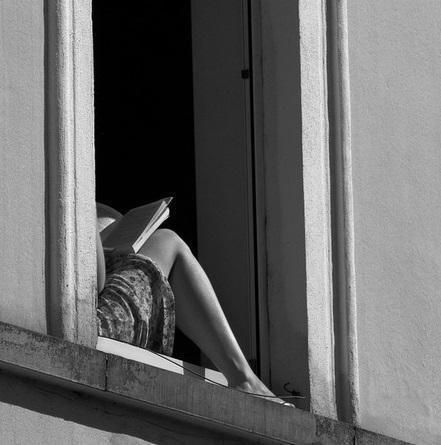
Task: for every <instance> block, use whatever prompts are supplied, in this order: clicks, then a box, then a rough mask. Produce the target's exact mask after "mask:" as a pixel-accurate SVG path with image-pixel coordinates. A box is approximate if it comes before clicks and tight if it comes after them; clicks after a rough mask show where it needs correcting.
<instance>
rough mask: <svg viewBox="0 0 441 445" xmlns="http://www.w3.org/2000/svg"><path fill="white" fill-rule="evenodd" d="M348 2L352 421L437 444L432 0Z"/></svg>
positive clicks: (439, 396)
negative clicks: (354, 314)
mask: <svg viewBox="0 0 441 445" xmlns="http://www.w3.org/2000/svg"><path fill="white" fill-rule="evenodd" d="M348 8H349V9H348V15H349V60H350V82H351V107H352V154H353V185H354V212H355V240H356V244H355V255H356V258H355V261H356V264H355V266H356V281H357V305H358V348H359V361H360V362H359V364H360V416H361V424H362V426H363V427H365V428H369V429H372V430H375V431H379V432H382V433H385V434H388V435H391V436H394V437H397V438H401V439H404V440H407V441H411V442H415V443H418V444H423V443H425V444H434V443H441V422H440V418H441V372H440V370H441V348H440V336H441V335H440V334H441V194H440V191H441V125H440V122H441V105H440V104H441V81H440V79H441V57H440V44H441V2H439V1H438V0H419V1H415V0H387V1H384V0H369V1H365V0H351V1H349V2H348Z"/></svg>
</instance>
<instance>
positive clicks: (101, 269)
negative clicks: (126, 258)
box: [96, 227, 106, 293]
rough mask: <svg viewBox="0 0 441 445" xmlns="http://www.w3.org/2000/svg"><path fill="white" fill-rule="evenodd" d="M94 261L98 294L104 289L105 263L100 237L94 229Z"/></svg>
mask: <svg viewBox="0 0 441 445" xmlns="http://www.w3.org/2000/svg"><path fill="white" fill-rule="evenodd" d="M96 259H97V286H98V293H99V292H101V291H102V290H103V288H104V282H105V281H106V262H105V260H104V250H103V244H102V243H101V237H100V234H99V232H98V227H97V229H96Z"/></svg>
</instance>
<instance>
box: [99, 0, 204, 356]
mask: <svg viewBox="0 0 441 445" xmlns="http://www.w3.org/2000/svg"><path fill="white" fill-rule="evenodd" d="M93 33H94V61H95V147H96V181H97V193H96V199H97V201H99V202H103V203H105V204H108V205H110V206H112V207H114V208H116V209H117V210H119V211H121V212H122V213H124V212H126V211H127V210H129V209H130V208H133V207H136V206H139V205H143V204H146V203H148V202H151V201H154V200H156V199H159V198H162V197H165V196H174V197H175V200H174V202H173V204H172V206H171V217H170V219H169V220H168V221H167V222H166V223H165V224H164V226H165V227H169V228H172V229H173V230H175V231H176V232H178V233H179V235H181V237H182V238H183V239H185V241H186V242H187V243H188V244H189V246H190V247H191V248H192V250H193V252H195V253H196V252H197V242H196V238H197V232H196V203H195V171H194V169H195V165H194V143H193V140H194V132H193V87H192V82H193V79H192V52H191V51H192V50H191V10H190V0H179V1H178V0H175V1H169V2H146V1H142V0H131V1H130V2H121V1H116V0H105V1H103V0H94V1H93ZM174 355H175V356H177V357H180V358H182V359H184V360H186V361H189V362H192V363H198V362H199V359H200V358H199V357H200V353H199V350H198V349H197V348H196V347H195V346H194V345H193V344H192V343H191V342H190V341H189V340H188V339H186V338H185V337H184V336H183V334H181V333H179V332H178V333H177V336H176V339H175V354H174Z"/></svg>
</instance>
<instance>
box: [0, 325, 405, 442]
mask: <svg viewBox="0 0 441 445" xmlns="http://www.w3.org/2000/svg"><path fill="white" fill-rule="evenodd" d="M0 344H1V345H0V369H3V370H6V371H9V372H10V373H13V374H17V375H21V376H24V377H32V378H34V379H38V380H41V381H45V382H48V383H51V384H52V385H59V386H62V387H64V388H67V389H71V390H75V391H77V392H84V393H89V394H90V393H92V394H93V395H94V396H97V397H102V398H107V399H110V400H112V401H113V402H115V403H119V404H121V405H123V404H129V405H131V406H136V407H138V408H140V409H143V410H145V411H146V412H152V413H157V414H162V415H164V416H166V417H168V418H172V419H173V418H175V419H179V420H181V421H183V422H189V423H191V424H192V425H195V424H197V425H201V426H204V427H205V428H207V429H210V430H213V431H222V432H224V433H227V434H229V435H231V436H233V437H237V438H244V439H246V440H247V439H248V440H251V441H252V442H253V443H278V444H284V443H285V444H316V445H319V444H342V445H343V444H354V443H356V444H363V445H368V444H373V443H375V444H399V443H402V442H398V441H395V440H393V439H389V438H386V437H383V436H379V435H377V434H374V433H369V432H365V431H363V430H361V429H358V428H355V427H353V426H351V425H347V424H344V423H342V422H336V421H333V420H330V419H326V418H323V417H320V416H315V415H313V414H311V413H309V412H305V411H301V410H298V409H295V408H290V407H285V406H282V405H279V404H277V403H274V402H271V401H268V400H264V399H260V398H258V397H253V396H250V395H247V394H243V393H239V392H237V391H234V390H231V389H229V388H221V387H219V386H217V385H213V384H209V383H206V382H204V381H203V380H202V379H199V378H194V377H192V376H188V375H185V374H184V375H179V374H176V373H175V372H170V371H167V370H164V369H160V368H157V367H154V366H151V365H147V364H144V363H140V362H136V361H133V360H128V359H126V358H123V357H118V356H115V355H111V354H106V353H104V352H101V351H98V350H95V349H91V348H87V347H84V346H80V345H76V344H73V343H69V342H67V341H63V340H60V339H57V338H54V337H49V336H45V335H41V334H38V333H35V332H31V331H28V330H25V329H22V328H18V327H15V326H12V325H8V324H5V323H0Z"/></svg>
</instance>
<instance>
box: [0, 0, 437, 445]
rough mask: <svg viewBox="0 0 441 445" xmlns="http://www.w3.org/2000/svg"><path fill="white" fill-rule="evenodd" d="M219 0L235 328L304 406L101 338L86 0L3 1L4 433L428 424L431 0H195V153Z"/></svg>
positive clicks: (270, 432) (381, 430)
mask: <svg viewBox="0 0 441 445" xmlns="http://www.w3.org/2000/svg"><path fill="white" fill-rule="evenodd" d="M222 5H223V6H222ZM237 5H239V7H238V6H237ZM204 8H206V9H207V11H205V10H204ZM210 8H211V9H210ZM216 8H221V9H222V8H230V10H231V11H232V14H233V13H234V11H236V9H237V11H239V12H237V14H238V16H237V17H242V18H241V20H239V19H238V20H237V23H238V26H239V27H243V29H245V31H246V32H245V33H242V34H240V35H241V36H242V37H240V38H243V36H244V35H245V36H246V39H245V40H246V41H247V42H248V43H247V45H248V46H246V48H247V49H246V51H244V53H243V54H242V53H241V54H242V55H240V54H239V55H238V57H239V58H240V57H243V60H240V63H243V64H244V65H243V67H242V68H243V71H242V73H241V74H242V77H238V79H240V82H246V83H241V84H240V86H239V87H237V88H238V89H237V91H241V93H240V94H244V98H245V99H244V100H246V101H247V102H246V103H247V107H248V108H246V111H245V112H244V115H243V116H245V118H244V122H245V124H246V125H248V124H249V121H252V125H251V124H250V127H249V128H248V127H247V130H246V131H248V133H246V134H247V135H248V136H247V137H248V139H247V137H244V141H245V142H243V144H244V145H246V144H248V143H249V144H250V146H251V145H252V147H253V156H254V157H253V164H252V168H254V169H255V170H254V173H253V181H254V182H253V184H254V185H253V187H254V189H253V193H252V196H253V197H254V198H256V199H255V201H254V206H255V208H254V210H253V211H252V212H251V213H250V214H252V217H253V218H254V219H253V223H252V227H253V235H252V236H253V237H254V238H253V239H254V240H255V241H256V244H255V251H254V250H253V252H252V255H253V257H252V258H253V259H254V260H255V264H256V265H257V266H256V267H255V269H253V270H254V272H253V273H255V274H256V276H255V277H254V278H253V280H254V281H253V283H254V284H253V286H255V288H254V287H253V288H252V289H253V292H254V291H255V292H256V293H258V294H259V298H260V300H259V301H258V302H257V303H256V305H257V306H256V307H257V309H256V308H254V307H253V310H256V313H257V314H258V315H257V316H256V317H257V319H258V320H259V322H258V325H259V329H257V330H256V331H253V332H258V334H251V336H250V338H254V337H253V335H255V336H256V338H257V340H256V344H258V345H259V351H260V355H259V357H260V358H259V360H260V369H261V372H262V375H263V378H264V380H265V381H267V382H268V383H269V384H271V386H272V387H273V388H274V390H275V391H276V392H281V391H282V390H283V386H284V385H285V384H286V382H291V383H292V386H294V388H295V389H296V390H297V392H300V393H301V394H302V395H304V396H306V399H305V400H306V401H305V402H300V403H299V407H300V408H303V411H302V410H290V409H287V408H286V407H282V406H278V405H276V404H274V403H271V402H267V401H264V400H260V399H257V398H253V397H250V396H244V395H242V394H235V393H233V392H232V391H230V390H228V389H225V388H218V387H216V386H214V385H211V384H209V383H205V382H202V381H200V380H198V379H194V378H192V377H190V376H187V375H178V374H176V373H173V372H172V371H164V370H160V369H157V368H155V367H154V366H149V365H145V364H139V363H136V362H134V361H130V360H126V359H123V358H120V357H116V356H112V355H109V354H105V353H103V352H102V351H97V350H96V344H97V336H96V322H95V305H96V303H95V301H96V284H95V283H96V259H95V164H94V163H95V153H94V103H93V84H94V78H93V33H92V3H91V1H90V0H69V1H68V0H46V1H44V0H2V1H1V2H0V29H1V33H2V34H1V37H2V38H1V39H0V60H1V67H2V70H1V71H2V81H1V82H0V88H1V92H0V97H1V102H0V112H1V119H0V128H1V136H2V137H1V162H0V169H1V172H0V173H1V188H0V205H1V208H2V212H1V214H0V224H1V228H2V230H1V231H0V239H1V243H0V245H1V248H2V252H3V255H2V256H1V258H0V270H1V276H2V277H3V279H2V280H1V282H0V291H1V295H2V297H1V298H0V321H1V323H2V325H1V329H0V332H1V335H0V341H1V343H2V348H0V349H1V352H0V355H1V357H0V362H1V369H2V373H1V375H0V385H1V386H2V391H1V394H2V395H1V400H0V410H1V412H2V416H1V419H2V420H1V421H0V432H1V436H2V437H3V438H4V439H2V440H3V441H4V443H25V442H31V443H63V442H72V443H133V444H135V443H155V444H160V443H242V442H243V443H259V442H261V443H305V444H306V443H354V440H355V441H356V442H355V443H393V439H390V438H395V439H397V440H402V441H406V442H411V443H417V444H435V443H439V442H441V428H440V422H439V420H438V419H439V415H440V414H441V393H440V391H439V390H438V387H439V386H441V385H440V384H439V383H440V378H441V377H440V373H439V369H440V365H441V353H440V351H439V347H438V341H437V340H438V334H439V324H440V323H439V320H438V316H439V315H440V314H441V300H440V298H439V293H440V291H439V289H440V288H441V274H440V273H439V271H440V269H441V268H440V266H441V244H440V243H439V242H438V241H439V239H440V238H441V236H440V235H441V228H440V227H441V226H440V225H439V219H440V216H441V215H440V213H441V206H440V202H439V200H440V198H439V196H438V193H437V191H438V189H439V185H440V182H441V175H440V170H441V169H440V167H441V150H440V141H441V137H440V136H441V135H440V131H441V130H440V126H439V121H440V117H441V116H440V115H441V107H440V106H439V102H440V101H439V99H440V96H441V91H440V84H439V78H440V74H441V61H440V58H439V50H438V47H437V45H438V43H439V40H440V35H441V4H439V2H437V1H432V0H419V1H410V0H409V1H408V0H405V1H403V0H383V1H379V0H372V1H369V2H366V1H362V0H351V1H345V0H335V1H333V0H327V1H325V0H308V1H307V0H298V1H297V0H251V1H243V2H242V1H239V0H235V1H233V0H232V1H230V2H224V1H223V0H222V2H215V1H214V0H213V1H205V2H201V1H197V0H194V1H192V2H191V12H192V20H193V36H192V37H193V54H194V57H195V59H194V65H193V67H194V101H195V144H196V146H197V149H198V150H199V154H200V156H199V158H198V157H196V162H200V163H201V164H200V165H208V164H206V163H207V162H209V159H208V160H207V159H205V158H204V157H203V153H204V150H205V149H206V145H204V144H206V142H204V141H205V139H204V137H205V135H206V134H207V132H210V131H215V130H216V131H219V125H220V124H219V122H216V121H215V115H214V114H213V116H214V117H213V118H212V119H211V117H210V116H211V115H209V114H207V113H209V111H207V110H206V109H205V108H204V103H205V102H204V97H206V96H204V94H215V93H216V91H214V90H213V89H210V88H207V85H209V84H206V83H205V84H204V82H206V78H204V75H205V74H204V73H207V72H208V71H207V67H206V63H207V62H206V61H207V60H208V59H209V57H212V55H211V56H210V51H207V49H206V48H205V47H204V45H203V42H204V39H203V37H204V36H205V35H206V34H204V33H207V32H208V30H211V31H212V32H213V33H214V27H213V26H211V23H212V22H209V20H208V17H210V20H215V19H216V17H218V18H219V20H220V17H222V14H220V13H217V12H216ZM235 8H236V9H235ZM240 14H242V15H240ZM224 15H226V16H228V15H227V14H224ZM244 17H245V18H244ZM205 19H206V20H205ZM244 23H245V24H246V26H245V25H244ZM221 28H222V27H220V29H221ZM241 29H242V28H241ZM242 31H243V30H242ZM198 33H199V34H198ZM201 36H202V38H201ZM219 36H221V34H219ZM247 39H248V40H247ZM220 41H222V39H220ZM231 42H233V41H231ZM233 43H234V42H233ZM244 47H245V46H244ZM204 51H205V52H204ZM218 53H219V54H221V52H220V51H219V52H218ZM204 54H205V56H204ZM211 54H213V53H212V52H211ZM244 54H245V55H244ZM196 55H199V56H198V57H199V58H196ZM225 60H227V59H225ZM210 63H211V62H210ZM213 63H215V61H214V62H213ZM204 64H205V65H204ZM204 79H205V80H204ZM211 81H212V80H210V82H211ZM243 85H245V86H243ZM207 91H208V92H207ZM213 91H214V92H213ZM235 91H236V90H235ZM238 94H239V93H238ZM213 97H215V96H213ZM224 102H225V103H223V102H222V101H219V107H218V109H217V111H219V110H221V109H222V110H223V112H224V113H225V115H228V106H229V104H230V102H229V101H224ZM222 107H224V108H222ZM198 113H199V114H198ZM247 113H248V114H247ZM202 115H203V116H202ZM219 115H221V113H220V111H219ZM198 116H199V117H198ZM207 116H208V117H207ZM243 116H242V117H243ZM247 119H248V120H247ZM245 124H244V125H243V126H245ZM210 125H211V126H210ZM241 125H242V124H241ZM219 134H220V135H221V133H219ZM250 135H251V136H250ZM220 137H221V136H219V138H220ZM250 140H251V142H249V141H250ZM219 141H220V139H219V140H218V142H219ZM216 150H219V151H222V144H221V142H219V144H218V145H217V148H216ZM244 159H245V158H244ZM246 159H248V158H246ZM246 159H245V161H244V171H246V169H247V164H246V162H247V161H246ZM204 163H205V164H204ZM200 177H201V178H203V175H201V176H200ZM201 196H203V195H198V197H199V198H198V199H199V203H201V202H202V201H203V197H202V198H201ZM244 196H245V195H244ZM251 207H252V206H251ZM201 208H202V207H201ZM200 211H201V210H200ZM253 212H254V213H253ZM246 218H247V217H244V220H246ZM244 227H245V226H244ZM246 227H248V226H246ZM250 227H251V226H250ZM201 236H202V235H201ZM201 239H202V238H201ZM207 242H208V241H207ZM251 244H252V243H251ZM207 246H208V244H207ZM256 246H257V247H256ZM250 249H251V248H250ZM209 250H210V249H209V248H208V247H207V248H206V251H209ZM203 251H204V250H203V246H202V247H201V252H203ZM247 258H251V253H250V254H249V256H246V258H245V259H244V261H247ZM207 261H208V262H209V258H208V260H207ZM213 267H215V266H213ZM256 289H257V290H256ZM226 304H228V302H226ZM235 322H236V321H234V323H235ZM240 322H241V321H240V320H238V321H237V323H240ZM250 323H251V322H250ZM238 329H240V326H239V328H238ZM252 349H253V348H252V347H251V346H250V350H252ZM294 382H296V383H294ZM288 387H289V385H288ZM302 403H303V405H302ZM309 411H310V412H309ZM365 430H369V431H371V433H369V432H367V431H365ZM380 435H383V436H380ZM385 436H388V437H389V439H388V438H387V437H385ZM354 438H355V439H354ZM357 441H358V442H357Z"/></svg>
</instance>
